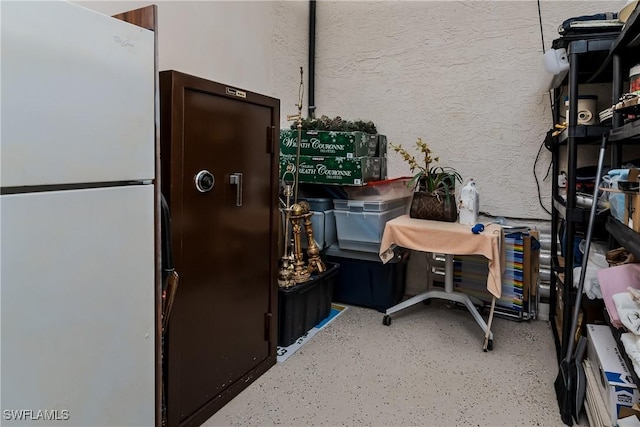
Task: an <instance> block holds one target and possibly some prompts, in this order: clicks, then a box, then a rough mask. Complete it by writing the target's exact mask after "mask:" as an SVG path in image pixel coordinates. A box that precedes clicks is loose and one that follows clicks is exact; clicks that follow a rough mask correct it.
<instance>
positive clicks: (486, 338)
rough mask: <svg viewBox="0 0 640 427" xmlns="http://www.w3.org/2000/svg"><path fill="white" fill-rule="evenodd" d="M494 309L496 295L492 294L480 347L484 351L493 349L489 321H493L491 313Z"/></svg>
mask: <svg viewBox="0 0 640 427" xmlns="http://www.w3.org/2000/svg"><path fill="white" fill-rule="evenodd" d="M495 309H496V297H494V296H492V299H491V311H489V322H488V323H487V331H486V333H485V335H484V345H483V346H482V349H483V350H484V351H487V349H489V350H493V335H491V338H489V335H490V332H491V323H492V322H493V313H494V311H495Z"/></svg>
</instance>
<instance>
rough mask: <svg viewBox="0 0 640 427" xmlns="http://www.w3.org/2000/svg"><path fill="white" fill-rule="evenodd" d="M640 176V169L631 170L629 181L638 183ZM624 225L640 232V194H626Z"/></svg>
mask: <svg viewBox="0 0 640 427" xmlns="http://www.w3.org/2000/svg"><path fill="white" fill-rule="evenodd" d="M639 176H640V169H636V168H633V169H629V177H628V178H627V181H630V182H637V181H638V177H639ZM624 224H625V225H626V226H627V227H629V228H631V229H633V230H634V231H640V194H638V192H634V193H631V192H625V193H624Z"/></svg>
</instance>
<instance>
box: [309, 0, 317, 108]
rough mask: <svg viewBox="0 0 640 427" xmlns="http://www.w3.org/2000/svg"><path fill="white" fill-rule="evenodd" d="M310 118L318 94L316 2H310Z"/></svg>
mask: <svg viewBox="0 0 640 427" xmlns="http://www.w3.org/2000/svg"><path fill="white" fill-rule="evenodd" d="M308 74H309V85H308V86H309V89H308V90H309V118H310V119H312V118H314V117H315V112H316V104H315V102H316V99H315V98H316V93H315V89H316V88H315V74H316V0H310V1H309V73H308Z"/></svg>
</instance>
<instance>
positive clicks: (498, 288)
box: [380, 215, 505, 298]
mask: <svg viewBox="0 0 640 427" xmlns="http://www.w3.org/2000/svg"><path fill="white" fill-rule="evenodd" d="M394 246H400V247H403V248H408V249H414V250H417V251H423V252H433V253H440V254H451V255H484V256H485V258H487V259H488V260H489V276H488V278H487V290H488V291H489V292H491V294H492V295H494V296H495V297H496V298H500V295H501V293H502V271H503V269H504V267H503V266H504V265H505V263H504V259H503V253H502V251H501V248H502V227H500V226H499V225H497V224H490V225H488V226H486V227H485V230H484V231H483V232H482V233H480V234H473V233H472V232H471V226H470V225H461V224H459V223H457V222H442V221H428V220H424V219H414V218H410V217H409V215H402V216H400V217H397V218H395V219H392V220H391V221H388V222H387V224H386V225H385V227H384V234H383V235H382V242H381V243H380V258H381V259H382V261H383V262H387V261H389V260H390V259H391V258H393V247H394Z"/></svg>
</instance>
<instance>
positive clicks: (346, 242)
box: [333, 200, 407, 253]
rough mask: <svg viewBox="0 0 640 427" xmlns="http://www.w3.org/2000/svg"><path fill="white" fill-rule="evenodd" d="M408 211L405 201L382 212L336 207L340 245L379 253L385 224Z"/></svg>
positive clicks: (355, 249) (342, 247) (344, 247)
mask: <svg viewBox="0 0 640 427" xmlns="http://www.w3.org/2000/svg"><path fill="white" fill-rule="evenodd" d="M349 201H350V202H352V201H353V200H349ZM406 211H407V206H406V205H405V204H404V203H403V204H402V205H401V206H399V207H396V208H393V209H389V210H385V211H382V212H371V211H365V210H360V211H357V210H354V211H352V210H339V209H334V211H333V213H334V215H335V217H336V231H337V233H338V246H339V247H340V249H350V250H354V251H364V252H375V253H378V252H379V251H380V242H381V241H382V233H384V226H385V224H386V223H387V221H389V220H392V219H394V218H397V217H399V216H400V215H403V214H405V213H406Z"/></svg>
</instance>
